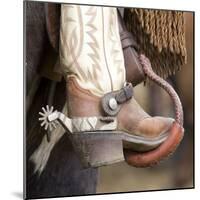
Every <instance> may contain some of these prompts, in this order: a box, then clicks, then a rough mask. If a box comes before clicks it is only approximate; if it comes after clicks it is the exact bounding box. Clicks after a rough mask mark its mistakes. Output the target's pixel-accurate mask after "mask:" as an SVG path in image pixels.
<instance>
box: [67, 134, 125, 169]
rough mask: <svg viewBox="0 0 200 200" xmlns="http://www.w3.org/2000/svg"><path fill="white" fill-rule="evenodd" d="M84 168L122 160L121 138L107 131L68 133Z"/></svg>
mask: <svg viewBox="0 0 200 200" xmlns="http://www.w3.org/2000/svg"><path fill="white" fill-rule="evenodd" d="M69 138H70V139H71V142H72V145H73V146H74V149H75V151H76V152H77V155H78V156H79V157H80V160H81V162H82V165H83V167H84V168H88V167H99V166H102V165H108V164H113V163H116V162H120V161H124V154H123V147H122V140H121V138H120V137H116V134H113V133H109V132H105V131H104V132H99V133H96V132H84V133H73V134H69Z"/></svg>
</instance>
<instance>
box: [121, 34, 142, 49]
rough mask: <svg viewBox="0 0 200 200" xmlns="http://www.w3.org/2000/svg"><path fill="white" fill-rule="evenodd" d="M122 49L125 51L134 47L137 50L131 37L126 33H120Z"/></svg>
mask: <svg viewBox="0 0 200 200" xmlns="http://www.w3.org/2000/svg"><path fill="white" fill-rule="evenodd" d="M120 38H121V44H122V48H123V49H125V48H127V47H134V48H135V49H136V50H137V49H138V46H137V43H136V42H135V40H134V39H133V36H132V34H131V33H130V32H128V31H123V32H121V33H120Z"/></svg>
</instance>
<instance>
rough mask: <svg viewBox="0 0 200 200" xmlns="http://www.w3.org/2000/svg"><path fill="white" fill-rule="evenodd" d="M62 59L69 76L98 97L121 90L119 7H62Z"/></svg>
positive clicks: (122, 67)
mask: <svg viewBox="0 0 200 200" xmlns="http://www.w3.org/2000/svg"><path fill="white" fill-rule="evenodd" d="M60 62H61V68H62V71H63V73H64V75H65V77H67V76H68V75H70V76H75V77H76V80H77V82H78V84H79V85H80V86H81V87H82V88H84V89H87V90H90V92H92V93H93V94H95V95H97V96H100V97H101V96H102V95H104V94H106V93H108V92H110V91H114V90H119V89H121V88H122V87H123V85H124V82H125V66H124V58H123V52H122V48H121V41H120V36H119V30H118V20H117V9H116V8H112V7H100V6H78V5H62V6H61V30H60Z"/></svg>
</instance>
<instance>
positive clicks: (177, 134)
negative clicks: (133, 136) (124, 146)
mask: <svg viewBox="0 0 200 200" xmlns="http://www.w3.org/2000/svg"><path fill="white" fill-rule="evenodd" d="M183 135H184V129H183V128H182V127H181V126H180V125H179V124H178V123H177V122H174V123H173V125H172V127H171V129H170V133H169V136H168V138H167V139H166V140H165V142H163V143H162V144H161V145H160V146H159V147H157V148H156V149H154V150H151V151H148V152H143V153H139V152H133V151H130V150H124V156H125V160H126V162H127V163H128V164H129V165H132V166H135V167H149V166H152V165H155V164H157V163H158V162H159V161H160V160H162V159H164V158H166V157H168V156H169V155H171V154H172V153H173V152H174V151H175V150H176V148H177V146H178V145H179V143H180V142H181V140H182V138H183Z"/></svg>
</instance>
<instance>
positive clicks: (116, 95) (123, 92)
mask: <svg viewBox="0 0 200 200" xmlns="http://www.w3.org/2000/svg"><path fill="white" fill-rule="evenodd" d="M132 96H133V87H132V84H131V83H127V84H126V85H125V86H124V87H123V88H122V89H120V90H117V91H114V92H109V93H107V94H105V95H104V96H103V97H102V98H101V105H102V108H103V111H104V112H105V114H107V115H109V116H115V115H117V114H118V112H119V111H120V109H121V104H122V103H125V102H126V101H128V100H130V99H131V98H132ZM110 99H115V100H116V103H117V106H116V109H112V108H110V106H109V101H110Z"/></svg>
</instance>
